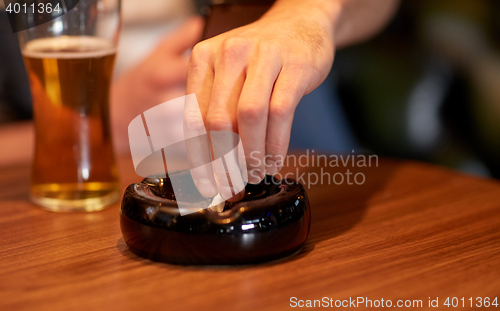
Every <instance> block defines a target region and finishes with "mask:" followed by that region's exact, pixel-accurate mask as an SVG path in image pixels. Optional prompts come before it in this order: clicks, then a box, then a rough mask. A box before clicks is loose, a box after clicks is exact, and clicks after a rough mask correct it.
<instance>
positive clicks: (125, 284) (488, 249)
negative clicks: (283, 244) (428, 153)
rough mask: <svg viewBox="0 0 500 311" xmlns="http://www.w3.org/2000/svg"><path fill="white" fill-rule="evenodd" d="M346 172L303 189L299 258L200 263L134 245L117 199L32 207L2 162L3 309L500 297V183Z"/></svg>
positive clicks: (235, 306) (382, 169)
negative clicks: (305, 228)
mask: <svg viewBox="0 0 500 311" xmlns="http://www.w3.org/2000/svg"><path fill="white" fill-rule="evenodd" d="M120 168H121V172H122V182H123V185H122V186H123V188H125V186H127V185H128V184H130V183H132V182H138V181H140V178H139V177H138V176H136V175H135V173H134V172H133V166H132V163H131V161H130V160H129V159H121V161H120ZM346 169H347V168H323V171H324V172H325V171H326V172H330V173H331V174H333V173H335V172H345V171H346ZM287 170H288V171H290V172H295V173H296V172H297V171H296V170H295V169H294V168H287ZM350 171H351V172H353V173H357V172H361V173H363V174H364V175H365V178H366V182H365V183H364V184H363V185H355V184H354V185H347V184H346V183H344V184H342V185H333V184H331V185H328V184H325V185H316V186H313V187H311V189H309V190H308V193H309V195H310V200H311V201H310V202H311V205H312V227H311V233H310V236H309V239H308V241H307V242H306V246H305V247H304V248H303V249H302V250H301V251H300V252H299V253H298V254H296V255H295V256H292V257H289V258H286V259H283V260H280V261H275V262H270V263H267V264H261V265H249V266H236V267H224V266H221V267H200V266H174V265H168V264H160V263H155V262H152V261H149V260H144V259H142V258H139V257H137V256H136V255H134V254H132V253H131V252H130V251H129V250H128V249H127V246H126V245H125V243H124V241H123V239H122V237H121V233H120V228H119V219H118V212H119V206H118V204H115V205H113V206H111V207H109V208H108V209H106V210H104V211H102V212H97V213H75V214H57V213H52V212H47V211H44V210H42V209H40V208H37V207H36V206H35V205H33V204H32V203H30V202H29V200H28V187H29V186H28V181H29V165H27V164H19V165H13V166H9V167H0V187H1V189H2V191H1V192H0V310H50V311H56V310H281V309H290V304H291V302H290V298H291V297H297V300H299V299H300V300H307V299H311V300H314V299H316V300H319V299H322V298H323V297H328V298H332V299H333V300H337V299H338V300H342V299H349V297H351V298H353V299H356V297H366V298H368V299H371V300H380V299H382V298H383V299H384V301H386V300H388V299H390V300H391V301H392V302H393V304H396V302H397V300H399V299H402V300H422V303H423V308H421V309H424V308H427V307H428V300H429V297H430V298H431V299H435V298H436V297H439V304H440V307H443V306H442V304H443V303H444V300H445V299H446V297H458V298H459V299H460V298H462V297H465V299H468V298H469V297H473V298H474V299H476V297H490V298H493V297H497V296H500V183H499V182H497V181H494V180H487V179H479V178H475V177H470V176H465V175H460V174H457V173H455V172H452V171H448V170H445V169H442V168H438V167H433V166H429V165H426V164H421V163H416V162H402V161H394V160H380V161H379V165H378V167H371V168H350ZM315 172H316V173H320V172H321V168H318V167H316V168H304V169H300V170H299V174H301V173H315ZM499 299H500V297H499ZM466 302H467V300H466ZM499 303H500V301H499ZM360 307H365V305H360ZM365 309H366V308H365ZM367 309H370V308H367ZM459 309H467V308H461V307H460V308H459ZM493 309H495V308H493ZM499 309H500V307H499Z"/></svg>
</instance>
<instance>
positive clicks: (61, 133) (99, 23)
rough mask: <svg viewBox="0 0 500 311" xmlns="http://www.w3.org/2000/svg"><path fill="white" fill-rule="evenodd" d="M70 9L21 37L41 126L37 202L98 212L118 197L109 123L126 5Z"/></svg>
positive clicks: (99, 2) (86, 2) (109, 1)
mask: <svg viewBox="0 0 500 311" xmlns="http://www.w3.org/2000/svg"><path fill="white" fill-rule="evenodd" d="M68 2H69V1H68V0H66V1H65V3H66V4H68ZM74 2H75V1H73V3H74ZM64 9H65V14H64V15H61V16H59V17H57V18H55V19H53V20H51V21H49V22H46V23H43V24H40V25H38V26H36V27H32V28H29V29H26V30H23V31H20V32H19V39H20V40H19V41H20V45H21V51H22V54H23V57H24V62H25V66H26V70H27V72H28V76H29V80H30V87H31V94H32V99H33V110H34V120H35V155H34V160H33V168H32V178H31V188H30V189H31V199H32V201H33V202H35V203H37V204H39V205H40V206H42V207H43V208H45V209H48V210H51V211H57V212H73V211H86V212H91V211H98V210H102V209H103V208H104V207H106V206H108V205H110V204H112V203H115V202H116V201H117V200H118V198H119V197H120V185H119V179H118V172H117V168H116V162H115V157H114V153H113V143H112V139H111V127H110V117H109V111H110V109H109V94H110V84H111V78H112V73H113V64H114V59H115V55H116V47H117V40H118V35H119V31H120V21H121V19H120V0H79V1H78V3H77V4H76V6H74V7H73V8H72V9H70V10H68V11H67V12H66V9H67V8H64Z"/></svg>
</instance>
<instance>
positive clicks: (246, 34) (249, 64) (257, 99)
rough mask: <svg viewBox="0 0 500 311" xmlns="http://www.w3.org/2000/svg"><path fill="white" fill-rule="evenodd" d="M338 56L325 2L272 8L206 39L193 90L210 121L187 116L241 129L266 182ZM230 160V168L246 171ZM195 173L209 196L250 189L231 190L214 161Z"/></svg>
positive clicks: (188, 123) (256, 174) (251, 163)
mask: <svg viewBox="0 0 500 311" xmlns="http://www.w3.org/2000/svg"><path fill="white" fill-rule="evenodd" d="M333 58H334V39H333V28H332V27H331V22H330V21H329V20H328V18H327V16H326V14H324V13H322V12H321V10H317V8H314V9H311V10H308V9H307V8H303V9H302V10H301V11H299V12H298V11H297V10H296V9H292V10H271V11H269V12H268V13H267V14H266V15H265V16H264V17H262V18H261V19H260V20H258V21H257V22H254V23H252V24H249V25H247V26H244V27H240V28H237V29H234V30H231V31H229V32H226V33H224V34H221V35H219V36H216V37H214V38H211V39H208V40H205V41H203V42H200V43H198V44H197V45H196V46H195V47H194V49H193V51H192V54H191V59H190V61H189V67H188V80H187V94H191V93H195V94H196V97H197V99H198V104H199V108H200V110H201V115H202V117H203V121H204V122H199V120H197V119H196V118H193V117H190V116H189V115H185V116H184V119H185V120H184V122H185V128H189V129H190V130H191V131H194V132H196V131H197V130H198V131H200V133H201V132H203V130H204V128H203V129H202V128H201V127H203V123H204V124H205V125H206V128H207V131H231V132H235V133H238V134H239V136H240V137H241V141H242V144H243V148H244V153H245V159H246V163H247V167H248V182H249V183H258V182H260V181H261V180H262V179H263V177H264V176H265V174H266V173H267V174H275V173H277V172H279V170H280V169H281V167H282V165H283V163H282V162H283V160H284V158H285V156H286V153H287V149H288V144H289V139H290V131H291V126H292V121H293V115H294V110H295V107H296V106H297V104H298V102H299V101H300V99H301V98H302V96H303V95H305V94H307V93H309V92H311V91H312V90H314V89H315V88H316V87H317V86H319V85H320V84H321V83H322V82H323V81H324V79H325V78H326V76H327V75H328V72H329V71H330V69H331V66H332V62H333ZM188 152H189V150H188ZM190 160H191V161H192V162H200V163H201V162H204V161H197V159H192V157H191V159H190ZM237 162H238V161H233V163H234V165H237ZM226 164H227V166H228V167H227V169H228V171H229V172H231V171H237V170H238V168H237V167H229V166H230V164H228V163H226ZM193 167H194V166H193ZM214 174H215V176H214ZM192 175H193V179H194V180H195V183H196V185H197V187H198V190H199V191H200V192H201V193H202V194H203V195H205V196H207V197H209V196H214V195H216V194H217V192H220V193H221V194H222V196H223V197H224V198H225V199H231V200H239V199H241V198H242V196H243V193H242V192H240V191H241V190H242V189H235V188H234V187H233V192H235V194H236V195H235V196H234V197H233V198H231V196H232V194H231V191H229V192H228V191H227V190H226V191H223V188H224V185H221V183H220V180H227V178H226V176H225V175H226V172H225V171H224V170H219V169H216V168H210V167H209V166H207V167H206V169H204V170H202V171H200V170H199V169H198V170H197V171H196V172H195V173H194V172H193V171H192ZM231 177H233V176H231ZM216 181H217V182H216ZM232 184H235V182H234V181H232ZM226 186H227V185H226ZM226 188H227V187H226ZM235 190H236V191H235ZM238 192H239V194H238Z"/></svg>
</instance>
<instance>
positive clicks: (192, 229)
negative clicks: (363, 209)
mask: <svg viewBox="0 0 500 311" xmlns="http://www.w3.org/2000/svg"><path fill="white" fill-rule="evenodd" d="M187 174H189V173H187ZM245 191H246V193H245V197H244V199H243V200H241V201H239V202H236V203H230V202H225V203H224V204H225V205H224V209H223V211H221V212H217V211H213V210H212V209H210V208H207V209H202V210H199V211H197V212H195V213H191V214H188V215H184V216H181V214H180V213H179V209H178V207H177V202H176V200H175V195H174V191H173V188H172V185H171V183H170V179H169V178H146V179H144V180H143V181H142V182H141V183H138V184H132V185H130V186H129V187H128V188H127V189H126V191H125V194H124V197H123V200H122V205H121V209H120V223H121V230H122V234H123V238H124V240H125V242H126V243H127V245H128V247H129V249H130V250H131V251H132V252H133V253H135V254H136V255H139V256H141V257H145V258H148V259H151V260H155V261H163V262H168V263H173V264H202V265H228V264H249V263H257V262H264V261H269V260H273V259H278V258H281V257H284V256H287V255H290V254H293V253H294V252H296V251H297V250H299V249H300V248H301V247H302V245H303V244H304V242H305V240H306V238H307V235H308V234H309V227H310V219H311V210H310V207H309V202H308V198H307V194H306V191H305V189H304V187H303V186H302V185H301V184H299V183H297V182H295V181H294V180H292V179H283V180H277V179H276V178H274V177H272V176H266V178H264V180H263V181H262V182H261V183H260V184H257V185H251V184H248V185H247V186H246V188H245Z"/></svg>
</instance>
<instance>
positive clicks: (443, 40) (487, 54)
mask: <svg viewBox="0 0 500 311" xmlns="http://www.w3.org/2000/svg"><path fill="white" fill-rule="evenodd" d="M216 2H217V3H218V4H220V3H224V2H227V1H216ZM231 2H234V1H231ZM210 4H211V3H210V1H197V2H194V1H188V0H169V1H165V0H141V1H137V0H123V17H124V25H123V32H122V37H121V39H120V46H119V51H118V59H117V64H116V75H117V76H119V75H120V74H122V73H123V72H126V70H127V69H128V68H131V67H132V66H134V65H136V64H137V63H139V62H140V61H141V60H142V59H144V58H145V57H146V56H147V55H148V54H149V53H150V52H151V50H153V49H154V48H155V46H156V45H157V44H158V42H159V40H160V39H161V38H163V37H164V36H165V34H167V33H169V32H170V31H172V30H173V29H174V28H175V27H176V26H177V25H179V24H180V23H181V22H182V21H183V20H184V19H185V18H186V17H188V16H190V15H192V14H204V15H207V14H210V13H211V11H210ZM212 13H213V12H212ZM243 14H244V13H243ZM321 88H322V90H318V91H317V92H316V91H315V92H316V93H315V94H311V95H307V96H306V98H305V101H311V102H318V100H316V98H317V96H319V95H318V94H321V92H327V93H329V94H330V96H331V97H333V98H334V100H332V101H335V104H332V105H331V106H332V107H335V108H331V107H330V106H328V107H320V106H317V107H316V106H313V105H311V106H307V105H306V104H301V105H299V107H306V106H307V107H309V110H311V111H314V110H317V112H318V114H319V115H321V116H322V117H325V118H326V120H325V124H326V125H325V126H328V124H341V126H340V128H338V129H336V128H335V127H332V128H331V130H329V131H326V132H327V133H329V134H328V135H321V134H320V133H319V132H318V130H319V129H321V131H322V133H324V132H325V130H324V129H325V127H321V128H318V126H319V125H316V126H313V124H312V123H311V122H307V120H308V118H307V116H305V115H304V117H303V118H302V114H300V113H299V109H304V108H297V109H298V113H297V114H296V116H297V115H301V118H302V120H299V121H301V122H297V124H295V123H294V128H293V130H292V142H291V148H292V149H294V148H295V149H299V148H315V149H318V151H319V150H323V151H325V152H351V149H355V151H358V152H359V151H363V152H370V153H375V154H378V155H380V156H388V157H398V158H406V159H416V160H422V161H426V162H431V163H435V164H439V165H444V166H447V167H451V168H454V169H458V170H461V171H464V172H468V173H472V174H476V175H481V176H490V177H494V178H500V161H499V159H500V121H499V120H500V1H498V0H414V1H411V0H402V2H401V5H400V8H399V9H398V12H397V14H396V16H395V17H394V19H393V20H392V21H391V22H390V24H389V25H388V27H387V28H386V29H385V30H384V31H383V32H382V33H380V34H379V35H378V36H376V37H374V38H373V39H371V40H370V41H368V42H365V43H362V44H358V45H356V46H352V47H349V48H346V49H342V50H340V51H338V52H337V54H336V59H335V63H334V66H333V70H332V73H331V74H330V76H329V78H328V79H327V80H326V81H325V83H323V85H322V86H321ZM29 94H30V93H29V85H28V80H27V77H26V74H25V72H24V67H23V63H22V58H21V55H20V52H19V47H18V45H17V38H16V35H15V34H13V33H12V32H11V30H10V26H9V24H8V19H7V16H6V13H5V11H3V8H0V130H1V128H2V127H3V126H5V125H9V124H13V122H19V121H20V120H27V119H30V118H31V117H32V112H31V100H30V95H29ZM332 94H333V95H332ZM325 105H330V103H329V101H326V104H325ZM310 107H312V108H310ZM314 107H316V108H314ZM321 109H326V111H327V112H326V113H325V112H323V110H321ZM328 114H331V118H332V120H334V121H331V122H330V123H328V122H329V121H328V118H327V117H328ZM296 119H298V118H296ZM307 131H309V132H310V133H309V132H307ZM306 132H307V133H306ZM304 133H306V134H304ZM320 136H325V139H330V140H331V141H318V142H317V143H316V144H314V143H313V141H314V139H315V138H317V137H320ZM339 137H344V138H345V137H347V138H345V139H339ZM2 148H5V146H2Z"/></svg>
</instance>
